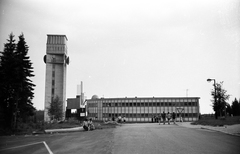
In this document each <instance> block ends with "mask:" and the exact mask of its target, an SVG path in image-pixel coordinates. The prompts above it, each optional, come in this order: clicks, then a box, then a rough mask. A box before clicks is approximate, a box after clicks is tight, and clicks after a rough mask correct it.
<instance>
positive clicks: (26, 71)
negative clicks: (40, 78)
mask: <svg viewBox="0 0 240 154" xmlns="http://www.w3.org/2000/svg"><path fill="white" fill-rule="evenodd" d="M28 48H29V47H28V45H27V44H26V42H25V38H24V35H23V34H21V35H20V36H19V41H18V44H17V49H16V59H17V64H18V65H17V68H16V71H17V72H16V73H17V74H18V76H17V78H16V80H17V83H18V84H19V87H18V88H19V89H18V91H19V92H18V95H17V97H18V110H19V116H20V118H21V119H22V120H23V121H24V122H25V121H26V120H27V117H28V116H32V115H34V111H35V108H34V107H33V103H32V99H33V97H34V93H33V90H34V86H35V85H34V84H33V83H32V80H30V77H33V76H34V75H33V67H32V63H31V61H30V58H29V56H27V55H28Z"/></svg>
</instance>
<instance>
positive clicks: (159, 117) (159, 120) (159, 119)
mask: <svg viewBox="0 0 240 154" xmlns="http://www.w3.org/2000/svg"><path fill="white" fill-rule="evenodd" d="M158 123H159V125H160V123H161V113H160V114H159V115H158Z"/></svg>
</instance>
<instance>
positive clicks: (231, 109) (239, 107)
mask: <svg viewBox="0 0 240 154" xmlns="http://www.w3.org/2000/svg"><path fill="white" fill-rule="evenodd" d="M211 95H212V98H213V99H212V100H211V101H212V107H213V110H214V111H215V118H216V119H217V118H218V117H222V116H226V115H227V114H228V115H232V116H240V100H239V101H238V100H237V99H236V98H235V100H234V101H233V102H232V104H231V105H230V104H229V103H228V102H227V101H228V100H229V98H230V95H229V94H227V90H225V89H224V88H223V81H222V82H220V83H216V85H215V86H214V89H212V91H211Z"/></svg>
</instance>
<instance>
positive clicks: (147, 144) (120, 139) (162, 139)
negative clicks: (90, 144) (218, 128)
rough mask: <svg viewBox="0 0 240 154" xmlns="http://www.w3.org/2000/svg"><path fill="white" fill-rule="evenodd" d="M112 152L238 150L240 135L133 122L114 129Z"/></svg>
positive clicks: (231, 151)
mask: <svg viewBox="0 0 240 154" xmlns="http://www.w3.org/2000/svg"><path fill="white" fill-rule="evenodd" d="M113 143H114V145H113V153H114V154H123V153H131V154H146V153H148V154H156V153H161V154H164V153H168V154H169V153H178V154H181V153H182V154H187V153H189V154H194V153H196V154H199V153H209V154H214V153H217V154H221V153H224V154H226V153H232V154H233V153H236V154H237V153H239V151H240V146H239V143H240V137H236V136H230V135H226V134H223V133H219V132H214V131H209V130H204V129H191V128H185V127H180V126H176V125H157V124H132V125H128V126H123V127H120V128H118V129H116V130H115V131H114V142H113Z"/></svg>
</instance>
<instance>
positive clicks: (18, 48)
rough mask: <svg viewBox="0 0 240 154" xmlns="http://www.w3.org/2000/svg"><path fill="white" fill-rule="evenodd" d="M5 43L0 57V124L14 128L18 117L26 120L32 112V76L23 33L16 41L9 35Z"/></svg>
mask: <svg viewBox="0 0 240 154" xmlns="http://www.w3.org/2000/svg"><path fill="white" fill-rule="evenodd" d="M7 41H8V42H7V43H6V44H4V50H3V52H2V53H1V55H0V56H1V60H0V85H1V86H0V111H1V118H3V120H2V119H1V118H0V119H1V121H3V122H4V123H3V125H2V126H3V127H5V128H12V129H15V128H16V122H17V118H19V117H20V118H21V120H22V121H24V120H25V121H26V119H27V117H28V116H31V115H33V112H34V110H35V108H34V107H33V104H32V98H33V90H34V89H33V87H34V86H35V85H34V84H32V81H31V80H30V79H29V77H33V76H34V75H33V74H32V73H33V70H32V69H33V68H32V66H31V65H32V63H31V62H30V60H29V57H28V56H27V54H28V46H27V45H26V42H25V39H24V36H23V34H21V35H20V36H19V41H18V43H17V44H15V39H14V35H13V34H12V33H11V34H10V35H9V39H8V40H7Z"/></svg>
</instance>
